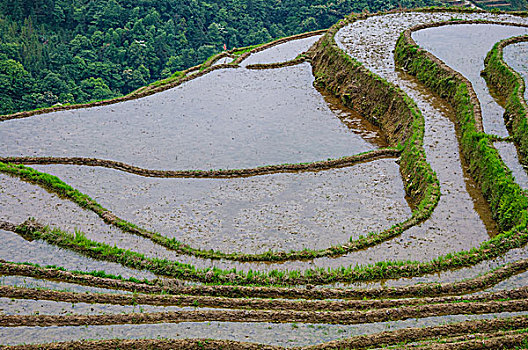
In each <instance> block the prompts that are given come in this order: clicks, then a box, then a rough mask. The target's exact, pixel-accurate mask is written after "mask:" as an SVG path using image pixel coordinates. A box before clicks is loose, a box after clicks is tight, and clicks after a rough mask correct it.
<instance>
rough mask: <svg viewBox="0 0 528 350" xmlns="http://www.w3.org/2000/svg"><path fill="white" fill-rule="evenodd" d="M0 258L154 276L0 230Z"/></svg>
mask: <svg viewBox="0 0 528 350" xmlns="http://www.w3.org/2000/svg"><path fill="white" fill-rule="evenodd" d="M0 240H1V241H2V246H1V249H0V259H3V260H6V261H12V262H19V263H24V262H29V263H33V264H39V265H41V266H47V265H54V266H60V267H63V268H65V269H68V270H76V271H85V272H91V271H105V272H106V273H108V274H112V275H115V276H117V275H121V276H123V277H124V278H129V277H135V278H139V279H144V278H147V279H153V278H155V277H156V276H155V275H154V274H153V273H151V272H147V271H138V270H133V269H129V268H126V267H123V266H122V265H120V264H117V263H111V262H106V261H99V260H94V259H91V258H88V257H85V256H83V255H80V254H77V253H75V252H72V251H70V250H66V249H61V248H58V247H56V246H53V245H50V244H47V243H46V242H42V241H31V242H28V241H26V240H25V239H23V238H22V237H20V236H19V235H17V234H15V233H13V232H8V231H4V230H0Z"/></svg>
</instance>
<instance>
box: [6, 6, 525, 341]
mask: <svg viewBox="0 0 528 350" xmlns="http://www.w3.org/2000/svg"><path fill="white" fill-rule="evenodd" d="M527 34H528V19H527V18H526V14H522V13H517V14H508V13H502V14H500V13H487V12H482V11H475V10H465V9H459V10H445V9H427V10H414V11H400V12H391V13H383V14H375V15H370V14H362V15H351V16H349V17H348V18H346V19H344V20H343V21H341V22H339V23H337V24H336V25H335V26H333V27H332V28H330V29H329V30H328V31H320V32H313V33H306V34H302V35H299V36H295V37H290V38H285V39H281V40H279V41H277V42H273V43H270V44H267V45H263V46H260V47H257V48H254V49H252V50H244V49H234V50H231V51H230V52H227V53H223V54H220V55H218V56H216V57H215V58H213V59H211V60H209V61H208V62H205V63H204V64H203V65H201V66H197V67H193V68H191V69H189V70H187V71H186V72H184V74H183V75H182V76H175V77H173V78H170V79H167V80H166V81H161V82H158V83H156V84H153V85H150V86H148V87H145V88H142V89H140V90H138V91H135V92H133V93H132V94H131V95H129V96H125V97H123V98H119V99H116V100H114V101H103V102H98V103H96V104H94V105H83V106H60V107H55V108H52V109H47V110H40V111H32V112H24V113H18V114H15V115H11V116H3V117H1V119H0V120H1V122H0V144H1V153H0V205H1V209H0V235H1V237H2V239H3V242H4V244H2V245H1V246H0V259H2V260H1V262H0V275H1V277H0V310H1V311H0V339H1V340H0V342H1V343H2V345H3V346H4V347H5V348H8V349H15V348H16V349H18V348H20V349H33V348H35V349H36V348H94V349H110V348H145V349H147V348H148V349H151V348H167V349H168V348H196V349H198V348H210V349H216V348H227V349H231V348H233V349H234V348H244V349H253V348H262V349H278V348H284V347H303V348H307V349H331V348H340V349H344V348H350V349H352V348H362V349H363V348H391V349H392V348H425V349H429V348H431V349H459V348H464V349H468V348H470V349H473V348H474V349H484V348H486V349H498V348H508V349H510V348H511V349H514V348H526V347H528V342H527V338H528V337H527V333H528V317H527V315H528V247H527V246H526V243H527V242H528V232H527V220H528V213H527V206H528V202H527V198H526V192H525V191H526V189H527V187H528V176H527V174H526V171H525V165H526V160H525V159H526V153H528V152H526V151H525V149H528V148H526V147H527V146H526V145H528V139H527V138H526V135H528V133H525V132H524V131H525V130H524V128H526V125H527V124H526V111H527V110H528V108H526V93H525V92H526V91H525V85H526V76H527V75H526V65H527V62H526V54H525V53H526V45H524V44H526V35H527ZM481 71H484V73H482V74H481ZM525 139H526V140H527V141H525Z"/></svg>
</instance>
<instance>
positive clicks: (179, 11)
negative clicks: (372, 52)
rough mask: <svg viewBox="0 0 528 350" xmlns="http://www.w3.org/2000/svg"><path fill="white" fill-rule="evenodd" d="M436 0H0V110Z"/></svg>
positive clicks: (92, 96)
mask: <svg viewBox="0 0 528 350" xmlns="http://www.w3.org/2000/svg"><path fill="white" fill-rule="evenodd" d="M434 1H435V0H333V1H332V0H136V1H128V0H2V1H1V2H0V114H7V113H13V112H15V111H20V110H30V109H34V108H39V107H44V106H50V105H53V104H56V103H75V102H86V101H90V100H98V99H106V98H111V97H115V96H118V95H123V94H126V93H128V92H130V91H132V90H134V89H137V88H138V87H140V86H143V85H145V84H147V83H149V82H152V81H154V80H158V79H160V78H164V77H167V76H169V75H171V73H173V72H175V71H178V70H182V69H184V68H187V67H189V66H192V65H195V64H197V63H198V62H201V61H203V60H204V59H206V58H207V57H209V56H211V55H212V54H214V53H217V52H219V51H221V50H222V49H223V46H224V44H225V45H226V46H227V47H228V48H232V47H240V46H245V45H250V44H257V43H262V42H266V41H269V40H271V39H273V38H278V37H282V36H286V35H292V34H296V33H301V32H305V31H310V30H315V29H321V28H328V27H330V26H331V25H332V24H334V23H335V22H337V21H338V20H339V19H341V18H343V17H344V16H345V15H347V14H349V13H350V12H352V11H363V10H368V11H371V12H373V11H378V10H385V9H389V8H392V7H396V6H401V7H415V6H424V5H430V4H432V3H434Z"/></svg>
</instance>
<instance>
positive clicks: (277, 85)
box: [0, 63, 376, 170]
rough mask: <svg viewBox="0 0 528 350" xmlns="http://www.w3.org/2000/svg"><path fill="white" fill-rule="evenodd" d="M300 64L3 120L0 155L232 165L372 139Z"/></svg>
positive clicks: (286, 158)
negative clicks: (344, 117)
mask: <svg viewBox="0 0 528 350" xmlns="http://www.w3.org/2000/svg"><path fill="white" fill-rule="evenodd" d="M313 80H314V78H313V76H312V74H311V69H310V65H309V64H308V63H304V64H302V65H299V66H294V67H286V68H280V69H271V70H247V69H242V68H240V69H223V70H216V71H213V72H211V73H209V74H206V75H204V76H202V77H199V78H196V79H194V80H191V81H189V82H187V83H185V84H183V85H181V86H179V87H176V88H174V89H170V90H167V91H164V92H161V93H158V94H155V95H151V96H148V97H145V98H141V99H138V100H132V101H127V102H123V103H119V104H115V105H110V106H105V107H95V108H89V109H80V110H72V111H62V112H56V113H51V114H47V115H41V116H36V117H32V118H26V119H20V120H10V121H7V122H3V123H2V127H1V128H0V149H2V152H1V153H2V154H1V156H55V157H95V158H100V159H109V160H115V161H120V162H124V163H127V164H132V165H135V166H139V167H143V168H148V169H164V170H184V169H202V170H209V169H237V168H249V167H255V166H263V165H269V164H282V163H300V162H312V161H317V160H325V159H327V158H338V157H342V156H349V155H354V154H357V153H361V152H365V151H369V150H372V149H374V148H376V145H375V144H372V143H371V142H369V141H370V140H364V139H363V138H362V137H361V135H359V134H357V133H355V132H354V131H352V130H351V129H349V128H348V127H347V126H346V125H344V124H343V123H342V122H341V121H340V119H339V118H338V116H337V115H335V114H334V112H332V110H331V109H330V108H329V107H328V105H327V104H326V103H325V101H324V98H323V97H322V96H321V95H320V93H319V92H318V91H317V90H316V89H315V88H314V87H313V86H312V83H313Z"/></svg>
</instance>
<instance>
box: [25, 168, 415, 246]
mask: <svg viewBox="0 0 528 350" xmlns="http://www.w3.org/2000/svg"><path fill="white" fill-rule="evenodd" d="M35 168H36V169H38V170H39V171H43V172H47V173H51V174H54V175H56V176H58V177H59V178H61V179H62V180H64V181H65V182H67V183H68V184H70V185H72V186H73V187H75V188H77V189H79V190H80V191H81V192H83V193H86V194H88V195H89V196H90V197H92V198H94V199H96V200H97V201H98V202H99V203H100V204H101V205H103V206H104V207H105V208H108V209H110V210H112V211H113V212H114V213H115V214H116V215H118V216H119V217H121V218H124V219H126V220H128V221H130V222H132V223H135V224H138V225H139V226H141V227H144V228H147V229H149V230H152V231H156V232H160V233H162V234H163V235H166V236H169V237H176V238H177V239H178V240H180V241H182V242H185V243H188V244H190V245H191V246H193V247H199V248H203V249H215V250H221V251H224V252H236V251H243V252H247V253H251V252H263V251H267V250H275V251H277V250H282V251H290V250H301V249H304V248H309V249H323V248H327V247H329V246H331V245H340V244H344V243H345V242H347V241H348V240H349V238H350V237H352V238H354V239H356V238H358V237H359V235H365V234H367V233H368V232H377V231H382V230H383V229H386V228H388V227H390V226H392V225H394V224H396V223H398V222H401V221H403V220H405V219H406V218H408V217H410V215H411V210H410V209H409V207H408V205H407V203H406V201H405V199H404V197H405V191H404V188H403V183H402V181H401V177H400V173H399V166H398V165H397V164H396V162H395V161H394V159H381V160H376V161H373V162H368V163H361V164H357V165H354V166H352V167H349V168H342V169H335V170H329V171H322V172H316V173H313V172H305V173H299V174H274V175H266V176H258V177H250V178H238V179H229V180H225V179H156V178H145V177H141V176H137V175H132V174H127V173H122V172H119V171H116V170H112V169H104V168H89V167H76V166H61V165H58V166H57V165H54V166H35Z"/></svg>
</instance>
